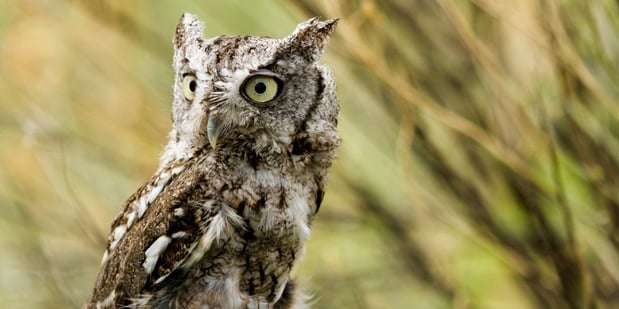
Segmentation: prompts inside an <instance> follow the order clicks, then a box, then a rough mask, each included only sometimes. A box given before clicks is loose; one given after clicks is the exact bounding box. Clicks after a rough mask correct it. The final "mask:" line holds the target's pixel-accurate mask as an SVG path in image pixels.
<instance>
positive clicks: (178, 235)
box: [172, 231, 187, 238]
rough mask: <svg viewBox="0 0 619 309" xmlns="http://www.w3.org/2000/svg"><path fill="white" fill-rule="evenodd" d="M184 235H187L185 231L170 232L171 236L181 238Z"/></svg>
mask: <svg viewBox="0 0 619 309" xmlns="http://www.w3.org/2000/svg"><path fill="white" fill-rule="evenodd" d="M185 235H187V232H183V231H180V232H176V233H174V234H172V238H182V237H185Z"/></svg>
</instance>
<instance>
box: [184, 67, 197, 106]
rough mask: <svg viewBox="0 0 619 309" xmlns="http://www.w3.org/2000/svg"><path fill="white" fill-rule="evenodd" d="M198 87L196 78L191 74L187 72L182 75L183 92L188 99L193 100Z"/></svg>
mask: <svg viewBox="0 0 619 309" xmlns="http://www.w3.org/2000/svg"><path fill="white" fill-rule="evenodd" d="M197 88H198V80H197V79H196V76H195V75H193V74H187V75H185V76H183V94H184V95H185V98H186V99H187V100H189V101H191V100H193V98H194V97H195V96H196V89H197Z"/></svg>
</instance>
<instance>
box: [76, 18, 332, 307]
mask: <svg viewBox="0 0 619 309" xmlns="http://www.w3.org/2000/svg"><path fill="white" fill-rule="evenodd" d="M336 24H337V21H336V20H327V21H319V20H318V19H310V20H308V21H306V22H304V23H301V24H299V25H298V26H297V28H296V30H295V31H294V32H293V33H292V34H291V35H290V36H288V37H286V38H283V39H272V38H266V37H252V36H219V37H215V38H211V39H204V38H203V37H202V31H203V30H202V29H203V26H202V24H201V22H200V21H199V20H198V19H196V18H195V17H194V16H192V15H190V14H184V15H183V16H182V17H181V20H180V22H179V24H178V26H177V29H176V34H175V36H174V47H175V54H174V69H175V71H176V78H175V86H174V102H173V111H172V119H173V129H172V131H171V132H170V135H169V142H168V144H167V146H166V147H165V150H164V152H163V155H162V157H161V161H160V166H159V169H158V171H157V172H156V173H155V175H154V176H153V177H152V178H151V179H150V180H149V181H148V183H147V184H145V185H144V186H143V187H142V188H140V189H139V190H138V191H137V192H136V193H135V194H134V195H133V196H132V197H131V198H129V200H128V201H127V203H126V204H125V206H124V207H123V209H122V210H121V212H120V214H119V215H118V216H117V217H116V219H115V220H114V222H113V224H112V232H111V234H110V237H109V240H108V247H107V249H106V251H105V254H104V256H103V261H102V266H101V271H100V273H99V275H98V277H97V280H96V283H95V288H94V290H93V292H92V294H91V296H90V298H89V299H88V301H87V303H86V305H85V306H84V307H85V308H118V307H137V308H303V307H305V304H304V301H305V297H304V296H303V294H302V293H300V292H299V291H298V289H295V286H294V283H293V282H292V281H291V280H290V277H289V275H290V271H291V269H292V267H293V266H294V265H295V263H296V262H297V261H298V260H299V258H300V256H302V255H303V252H304V247H305V242H306V240H307V238H308V236H309V232H310V224H311V221H312V218H313V216H314V215H315V214H316V213H317V212H318V209H319V207H320V203H321V201H322V198H323V195H324V192H325V189H326V184H327V178H328V170H329V168H330V166H331V163H332V160H333V159H334V155H335V150H336V148H337V146H338V144H339V137H338V134H337V131H336V126H337V117H338V109H339V106H338V102H337V99H336V97H335V84H334V81H333V79H332V77H331V75H330V73H329V70H328V69H327V68H326V67H325V66H322V65H319V64H317V61H318V60H319V58H320V57H321V55H322V54H323V52H324V49H325V47H326V44H327V42H328V40H329V38H330V36H331V35H332V33H333V31H334V29H335V26H336ZM254 75H261V76H262V75H264V76H266V78H267V79H268V78H271V76H274V77H275V78H273V80H276V81H278V82H281V84H280V85H279V86H280V87H279V88H277V89H278V92H277V95H276V96H275V98H274V99H271V100H270V101H268V102H266V103H262V102H258V101H254V100H253V99H249V98H248V95H247V94H246V93H245V92H244V90H243V89H241V88H242V87H244V86H243V85H244V84H245V83H246V82H247V80H249V79H250V78H251V77H252V76H254ZM187 76H190V77H191V79H190V82H191V83H189V84H187V83H186V81H187V79H188V78H187ZM187 85H189V86H187ZM184 87H185V88H184ZM264 87H266V86H264V85H260V87H256V88H255V89H256V91H258V92H261V93H262V90H263V89H262V88H264ZM252 89H253V88H252ZM188 91H189V94H190V95H188ZM242 92H243V95H242V94H241V93H242Z"/></svg>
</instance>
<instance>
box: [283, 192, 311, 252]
mask: <svg viewBox="0 0 619 309" xmlns="http://www.w3.org/2000/svg"><path fill="white" fill-rule="evenodd" d="M288 198H289V199H290V200H289V202H288V208H287V209H286V215H287V217H288V218H294V220H295V226H296V231H297V235H298V236H299V238H300V239H301V241H302V242H305V240H307V238H308V237H309V234H310V227H309V224H308V220H309V213H310V207H309V205H308V203H307V201H308V199H309V197H308V194H307V193H306V192H305V190H304V189H303V188H299V187H296V186H295V188H294V189H293V190H291V192H290V193H289V195H288Z"/></svg>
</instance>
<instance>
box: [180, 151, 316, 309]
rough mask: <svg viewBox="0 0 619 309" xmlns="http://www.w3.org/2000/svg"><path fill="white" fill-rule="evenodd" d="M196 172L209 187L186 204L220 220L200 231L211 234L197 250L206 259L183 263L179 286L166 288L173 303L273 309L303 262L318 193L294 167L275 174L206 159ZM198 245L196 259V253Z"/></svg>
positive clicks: (266, 169)
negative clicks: (208, 241)
mask: <svg viewBox="0 0 619 309" xmlns="http://www.w3.org/2000/svg"><path fill="white" fill-rule="evenodd" d="M202 164H203V165H205V166H204V169H205V171H206V175H207V177H206V179H208V184H206V183H205V184H203V185H198V186H196V187H197V188H203V189H198V191H200V190H203V192H201V193H200V192H195V193H194V197H193V198H192V199H193V200H195V201H197V205H198V207H199V208H201V209H199V210H201V211H203V210H204V208H207V209H209V212H210V211H216V212H218V215H217V216H219V217H217V216H216V217H215V218H220V220H211V221H210V222H201V223H199V224H198V226H200V228H201V229H203V231H202V233H203V234H204V235H208V232H206V230H211V231H215V232H216V233H217V237H216V239H214V240H213V241H212V243H211V244H210V245H209V246H208V248H202V249H204V251H205V252H204V255H202V256H200V258H199V259H198V258H196V259H195V261H191V260H189V262H187V265H186V266H185V268H186V274H184V275H183V278H178V279H176V280H175V281H168V282H175V286H174V287H173V289H169V291H170V292H171V293H172V294H173V295H172V296H171V298H172V299H175V301H174V302H178V303H179V304H189V306H191V304H192V303H195V304H204V303H207V304H208V303H212V304H219V303H228V304H229V305H230V307H243V306H249V307H250V308H251V307H254V306H255V307H258V306H259V305H260V304H263V305H264V304H273V303H275V302H276V301H277V300H278V299H279V298H280V296H281V294H282V293H283V289H284V288H285V286H286V283H287V281H288V279H289V278H288V276H289V273H290V271H291V269H292V267H293V266H294V264H295V262H296V261H297V260H298V259H299V257H300V256H301V255H302V254H303V251H304V246H305V241H306V240H307V238H308V236H309V231H310V227H309V225H310V222H311V219H312V217H313V216H314V214H315V212H316V209H317V202H316V194H317V191H318V185H317V183H316V180H315V177H314V175H313V174H312V172H311V169H308V168H305V167H299V166H296V167H295V165H294V164H292V163H291V164H289V165H287V166H278V167H277V168H274V167H272V166H271V167H267V166H262V165H259V166H250V165H249V164H247V163H246V162H243V161H233V162H228V163H227V164H221V163H220V162H218V161H216V160H215V158H212V157H207V158H205V159H204V160H203V162H202ZM208 175H211V177H209V176H208ZM201 200H202V201H204V202H203V203H200V202H199V201H201ZM193 217H194V218H196V216H195V215H194V216H193ZM210 217H212V216H209V218H210ZM197 218H199V215H198V217H197ZM198 220H199V219H198ZM200 241H201V240H200V239H198V240H196V242H197V243H198V245H196V248H194V251H199V250H201V248H200V247H199V243H200ZM179 281H180V284H179Z"/></svg>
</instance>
